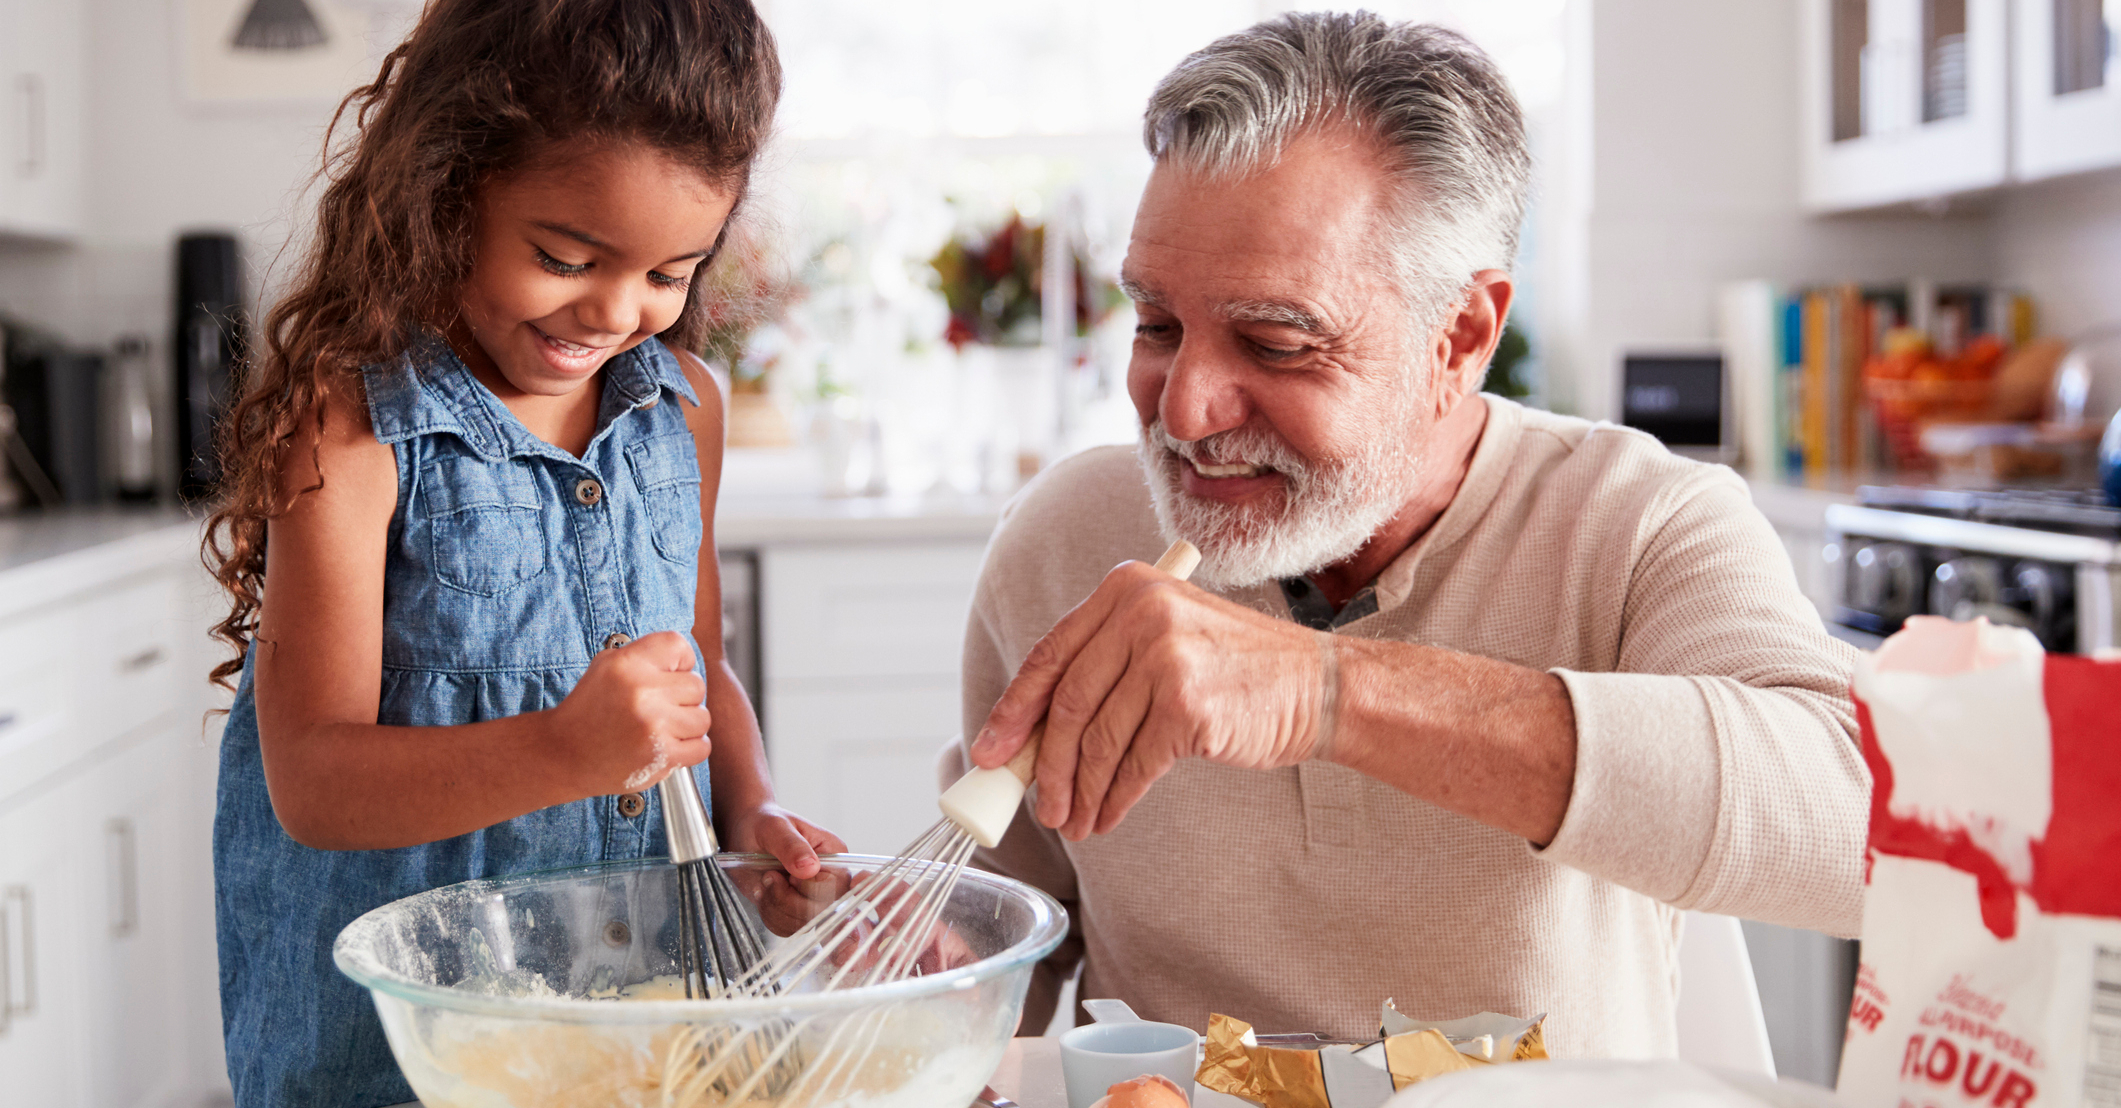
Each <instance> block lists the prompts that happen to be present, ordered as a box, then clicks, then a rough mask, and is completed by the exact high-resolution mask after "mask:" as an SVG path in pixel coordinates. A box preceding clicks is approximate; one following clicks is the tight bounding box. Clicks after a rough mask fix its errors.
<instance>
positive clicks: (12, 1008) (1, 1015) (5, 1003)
mask: <svg viewBox="0 0 2121 1108" xmlns="http://www.w3.org/2000/svg"><path fill="white" fill-rule="evenodd" d="M15 905H19V906H20V907H18V908H15V914H16V915H18V916H19V917H20V918H21V920H22V1003H20V1004H17V1003H15V983H14V981H13V980H9V981H8V982H7V992H6V994H5V995H0V1020H4V1021H6V1022H12V1021H13V1018H14V1017H15V1016H26V1015H29V1014H31V1013H32V1012H35V1011H36V1010H37V944H36V941H35V938H36V927H35V925H34V924H33V923H32V922H31V920H30V917H31V914H32V907H33V906H32V904H31V902H30V896H29V886H27V885H9V886H8V887H7V891H6V892H5V893H0V927H4V926H5V922H4V921H5V920H6V919H7V916H8V910H9V908H10V907H11V906H15ZM4 938H5V937H4V936H0V963H4V962H7V961H8V958H7V956H6V955H7V953H8V952H7V945H8V944H6V943H5V941H4ZM6 1022H0V1027H4V1026H6Z"/></svg>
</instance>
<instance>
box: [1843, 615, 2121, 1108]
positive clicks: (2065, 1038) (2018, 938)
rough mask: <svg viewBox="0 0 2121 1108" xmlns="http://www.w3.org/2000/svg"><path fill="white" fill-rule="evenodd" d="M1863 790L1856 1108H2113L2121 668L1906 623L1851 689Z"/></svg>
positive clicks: (2118, 1077) (2117, 1087) (1980, 626)
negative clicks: (1867, 831)
mask: <svg viewBox="0 0 2121 1108" xmlns="http://www.w3.org/2000/svg"><path fill="white" fill-rule="evenodd" d="M1856 697H1857V716H1858V720H1859V722H1860V723H1861V725H1862V727H1863V756H1864V760H1865V762H1866V763H1867V764H1868V765H1869V766H1870V769H1871V774H1872V797H1871V840H1870V842H1871V852H1870V857H1869V860H1868V867H1867V870H1866V877H1867V883H1868V887H1867V889H1866V890H1865V897H1864V919H1863V964H1862V966H1861V967H1860V968H1859V970H1858V976H1857V984H1856V991H1855V996H1854V999H1853V1001H1852V1002H1851V1004H1850V1007H1849V1022H1848V1045H1847V1047H1846V1049H1845V1051H1844V1052H1843V1055H1842V1067H1841V1081H1840V1085H1839V1092H1840V1094H1841V1096H1842V1098H1843V1099H1845V1100H1847V1101H1848V1102H1849V1103H1850V1104H1851V1105H1854V1106H1856V1108H1870V1106H1875V1108H1946V1106H1960V1108H1972V1106H1974V1105H1986V1106H1989V1108H2014V1106H2023V1108H2030V1106H2035V1105H2038V1106H2053V1108H2121V665H2117V664H2113V663H2099V662H2093V661H2090V660H2087V659H2083V658H2072V657H2054V658H2048V657H2045V656H2043V655H2042V654H2041V652H2040V649H2039V645H2038V642H2037V641H2036V640H2034V639H2033V638H2032V636H2031V635H2029V634H2025V633H2023V632H2019V631H2016V630H2014V629H2009V628H1998V627H1992V626H1989V625H1988V624H1986V622H1985V621H1977V622H1976V623H1973V624H1952V623H1947V622H1945V621H1942V620H1930V619H1917V620H1911V621H1910V622H1909V627H1908V630H1906V631H1903V632H1902V633H1901V634H1899V635H1896V636H1894V637H1893V638H1892V639H1890V640H1888V641H1887V643H1886V645H1885V646H1884V647H1882V648H1881V649H1880V650H1879V652H1878V654H1877V655H1876V656H1873V657H1866V658H1865V659H1863V661H1862V663H1861V664H1860V665H1859V667H1858V670H1857V677H1856Z"/></svg>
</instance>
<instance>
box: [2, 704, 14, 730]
mask: <svg viewBox="0 0 2121 1108" xmlns="http://www.w3.org/2000/svg"><path fill="white" fill-rule="evenodd" d="M14 725H15V713H13V712H10V711H7V710H6V709H4V708H0V731H5V730H7V729H8V728H10V727H13V726H14Z"/></svg>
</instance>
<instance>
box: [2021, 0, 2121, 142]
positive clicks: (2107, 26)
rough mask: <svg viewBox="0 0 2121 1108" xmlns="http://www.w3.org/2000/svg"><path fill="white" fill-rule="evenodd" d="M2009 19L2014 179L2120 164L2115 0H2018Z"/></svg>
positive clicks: (2118, 8) (2119, 29) (2119, 16)
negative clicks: (2011, 54)
mask: <svg viewBox="0 0 2121 1108" xmlns="http://www.w3.org/2000/svg"><path fill="white" fill-rule="evenodd" d="M2013 21H2014V27H2013V32H2012V38H2013V58H2012V65H2013V71H2014V72H2013V81H2014V85H2015V87H2014V90H2013V91H2014V93H2015V95H2014V96H2013V99H2012V116H2013V118H2012V136H2011V141H2012V155H2013V159H2014V163H2015V170H2016V175H2017V177H2018V178H2019V179H2021V180H2028V181H2032V180H2039V179H2040V178H2043V177H2053V176H2057V175H2059V174H2064V173H2077V172H2081V171H2083V170H2089V169H2101V168H2105V167H2107V166H2115V165H2121V38H2117V36H2121V0H2018V2H2017V4H2016V7H2015V10H2014V14H2013Z"/></svg>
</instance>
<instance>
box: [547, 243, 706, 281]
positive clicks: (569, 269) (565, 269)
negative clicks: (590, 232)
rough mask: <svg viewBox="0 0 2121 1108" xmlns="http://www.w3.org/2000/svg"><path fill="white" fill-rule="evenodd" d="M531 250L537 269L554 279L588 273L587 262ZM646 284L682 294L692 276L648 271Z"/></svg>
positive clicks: (655, 270) (653, 270) (654, 270)
mask: <svg viewBox="0 0 2121 1108" xmlns="http://www.w3.org/2000/svg"><path fill="white" fill-rule="evenodd" d="M531 249H532V250H535V251H537V255H538V265H539V267H540V268H542V269H544V270H545V272H547V273H550V274H552V275H553V276H555V277H580V276H581V275H582V274H584V273H587V272H589V263H588V262H581V263H579V264H576V263H569V262H563V261H561V260H560V259H558V258H555V257H553V256H552V255H550V254H547V253H546V252H545V250H544V248H543V247H539V246H533V247H531ZM648 283H649V284H651V285H654V286H655V287H657V288H660V289H670V290H672V291H673V292H683V291H685V290H686V289H689V288H691V287H692V275H691V274H690V273H688V274H685V275H684V276H682V277H673V276H671V275H670V274H668V273H664V272H663V271H661V270H658V269H651V270H649V271H648Z"/></svg>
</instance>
